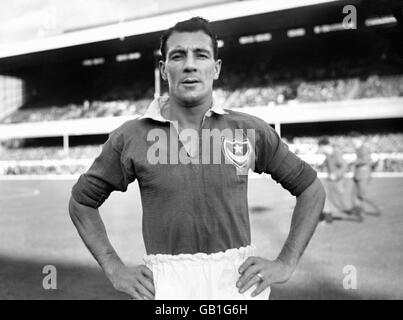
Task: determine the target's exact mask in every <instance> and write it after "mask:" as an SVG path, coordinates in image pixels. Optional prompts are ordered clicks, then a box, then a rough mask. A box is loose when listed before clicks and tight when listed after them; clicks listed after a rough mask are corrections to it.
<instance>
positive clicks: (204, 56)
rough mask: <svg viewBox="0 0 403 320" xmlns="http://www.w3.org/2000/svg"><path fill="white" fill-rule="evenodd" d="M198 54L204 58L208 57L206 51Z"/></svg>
mask: <svg viewBox="0 0 403 320" xmlns="http://www.w3.org/2000/svg"><path fill="white" fill-rule="evenodd" d="M197 56H198V57H199V58H202V59H208V55H207V54H205V53H199V54H198V55H197Z"/></svg>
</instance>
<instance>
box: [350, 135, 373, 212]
mask: <svg viewBox="0 0 403 320" xmlns="http://www.w3.org/2000/svg"><path fill="white" fill-rule="evenodd" d="M350 137H351V138H352V141H353V144H354V148H355V151H356V154H357V158H356V160H355V162H354V164H353V166H354V176H353V181H354V197H355V199H354V204H355V205H356V206H357V207H358V208H360V209H361V210H362V211H363V212H364V213H366V214H368V215H373V216H379V215H380V214H381V210H380V209H379V207H378V206H377V205H376V204H375V203H374V202H373V201H372V200H371V199H370V198H369V196H368V188H369V184H370V182H371V173H372V159H371V150H370V148H369V147H368V145H367V144H366V143H365V140H364V139H363V138H362V136H361V135H360V134H359V133H358V132H352V133H351V134H350ZM368 207H370V210H366V209H367V208H368Z"/></svg>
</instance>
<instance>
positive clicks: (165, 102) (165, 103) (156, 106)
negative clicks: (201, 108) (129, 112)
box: [139, 96, 228, 122]
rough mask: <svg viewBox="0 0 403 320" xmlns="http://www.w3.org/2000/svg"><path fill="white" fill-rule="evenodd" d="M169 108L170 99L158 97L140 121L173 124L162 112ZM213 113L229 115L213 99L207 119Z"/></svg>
mask: <svg viewBox="0 0 403 320" xmlns="http://www.w3.org/2000/svg"><path fill="white" fill-rule="evenodd" d="M168 107H169V97H167V96H164V97H158V98H155V99H154V100H153V101H152V102H151V104H150V106H149V107H148V108H147V110H146V112H145V113H144V114H143V115H142V116H141V117H139V119H147V118H148V119H153V120H155V121H159V122H171V121H170V120H168V119H166V118H165V117H164V116H163V115H162V113H161V111H162V110H163V109H165V108H168ZM212 113H216V114H220V115H223V114H227V113H228V112H226V111H225V110H224V109H223V108H222V107H221V105H219V104H218V103H216V102H215V101H214V99H213V105H212V106H211V108H210V109H208V110H207V112H206V114H205V116H206V117H210V116H211V115H212Z"/></svg>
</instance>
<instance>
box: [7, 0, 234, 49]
mask: <svg viewBox="0 0 403 320" xmlns="http://www.w3.org/2000/svg"><path fill="white" fill-rule="evenodd" d="M226 1H228V0H191V1H189V0H175V1H172V0H85V1H83V0H68V1H63V0H0V43H3V44H6V43H13V42H20V41H24V40H32V39H36V38H41V37H47V36H51V35H54V34H59V33H61V32H62V31H63V30H69V29H75V28H80V27H86V26H93V25H97V24H101V23H105V22H111V21H124V20H125V19H128V18H132V17H138V16H144V15H149V14H155V13H159V12H166V11H171V10H179V9H184V8H187V7H190V6H200V5H208V4H212V3H217V2H226Z"/></svg>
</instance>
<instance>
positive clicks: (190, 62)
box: [184, 54, 197, 72]
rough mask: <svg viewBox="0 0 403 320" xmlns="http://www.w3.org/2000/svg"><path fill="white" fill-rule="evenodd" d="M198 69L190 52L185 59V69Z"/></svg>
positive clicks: (187, 70)
mask: <svg viewBox="0 0 403 320" xmlns="http://www.w3.org/2000/svg"><path fill="white" fill-rule="evenodd" d="M196 70H197V66H196V61H195V59H194V57H193V55H192V54H188V55H187V56H186V60H185V65H184V71H185V72H194V71H196Z"/></svg>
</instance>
